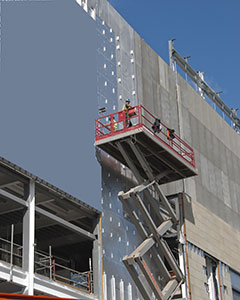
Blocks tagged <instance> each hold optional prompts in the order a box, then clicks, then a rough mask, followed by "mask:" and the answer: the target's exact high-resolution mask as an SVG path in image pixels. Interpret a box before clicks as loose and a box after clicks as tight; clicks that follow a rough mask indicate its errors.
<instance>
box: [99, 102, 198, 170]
mask: <svg viewBox="0 0 240 300" xmlns="http://www.w3.org/2000/svg"><path fill="white" fill-rule="evenodd" d="M141 127H144V128H146V129H148V131H150V132H151V133H152V135H153V136H154V137H155V138H156V139H157V140H159V141H161V142H162V143H164V144H165V145H166V146H167V147H168V148H170V149H171V150H172V151H174V152H175V153H176V154H177V155H179V156H180V157H181V158H183V159H184V160H185V161H186V162H188V163H189V164H190V165H191V166H193V167H194V168H195V159H194V151H193V149H192V148H191V147H190V146H189V145H188V144H187V143H186V142H184V141H183V140H182V139H181V138H180V137H179V136H178V135H177V134H175V132H174V133H173V134H171V133H170V130H169V129H170V128H169V127H167V126H166V125H165V124H163V123H162V122H161V121H160V120H159V119H158V118H157V117H155V116H154V115H153V114H152V113H150V112H149V111H148V110H147V109H146V108H145V107H143V106H142V105H138V106H135V107H133V108H131V109H130V110H129V111H128V112H125V111H120V112H116V113H113V114H110V115H106V116H103V117H100V118H98V119H96V120H95V138H96V141H98V140H101V139H105V138H107V137H110V136H115V135H118V134H120V133H123V132H128V131H131V130H133V129H136V128H141Z"/></svg>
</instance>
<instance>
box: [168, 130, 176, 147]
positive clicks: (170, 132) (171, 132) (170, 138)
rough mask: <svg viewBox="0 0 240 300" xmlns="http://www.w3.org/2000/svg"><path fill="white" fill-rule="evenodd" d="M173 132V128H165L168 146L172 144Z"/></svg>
mask: <svg viewBox="0 0 240 300" xmlns="http://www.w3.org/2000/svg"><path fill="white" fill-rule="evenodd" d="M174 132H175V130H174V129H170V128H167V138H168V141H169V144H170V146H172V145H173V139H174V138H175V135H174Z"/></svg>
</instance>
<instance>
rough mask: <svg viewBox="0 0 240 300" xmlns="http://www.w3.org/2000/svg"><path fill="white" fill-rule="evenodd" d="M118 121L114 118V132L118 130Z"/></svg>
mask: <svg viewBox="0 0 240 300" xmlns="http://www.w3.org/2000/svg"><path fill="white" fill-rule="evenodd" d="M117 126H118V125H117V121H116V119H115V117H113V131H116V130H117Z"/></svg>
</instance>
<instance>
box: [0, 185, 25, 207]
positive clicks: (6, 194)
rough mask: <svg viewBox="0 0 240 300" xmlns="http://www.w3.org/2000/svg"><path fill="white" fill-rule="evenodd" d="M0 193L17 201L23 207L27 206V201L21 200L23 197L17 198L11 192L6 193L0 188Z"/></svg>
mask: <svg viewBox="0 0 240 300" xmlns="http://www.w3.org/2000/svg"><path fill="white" fill-rule="evenodd" d="M0 195H2V196H3V197H4V198H7V199H10V200H13V201H15V202H17V203H19V204H21V205H23V206H25V207H28V203H27V202H26V201H25V200H23V199H21V198H19V197H17V196H14V195H12V194H11V193H8V192H6V191H4V190H2V189H0Z"/></svg>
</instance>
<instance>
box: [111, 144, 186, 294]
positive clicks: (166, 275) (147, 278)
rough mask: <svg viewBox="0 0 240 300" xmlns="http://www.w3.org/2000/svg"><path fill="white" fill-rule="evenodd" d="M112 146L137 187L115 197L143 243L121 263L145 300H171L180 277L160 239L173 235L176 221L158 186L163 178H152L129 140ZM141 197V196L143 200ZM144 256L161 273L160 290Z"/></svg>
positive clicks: (144, 159) (177, 267) (164, 243)
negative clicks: (130, 151)
mask: <svg viewBox="0 0 240 300" xmlns="http://www.w3.org/2000/svg"><path fill="white" fill-rule="evenodd" d="M126 144H128V145H129V146H130V147H131V150H132V152H133V153H134V155H135V159H136V160H137V161H138V163H139V164H140V165H141V167H142V169H143V170H144V172H145V174H146V177H147V178H148V180H147V181H146V179H143V177H142V175H141V174H140V172H139V170H138V168H137V167H136V165H135V163H134V159H133V157H131V158H130V156H129V155H128V152H127V149H126ZM116 145H117V147H118V149H119V151H120V152H121V154H122V156H123V158H124V159H125V161H126V163H127V165H128V167H129V168H130V169H131V171H132V172H133V174H134V176H135V177H136V179H137V181H138V186H136V187H134V188H132V189H130V190H129V191H128V192H123V191H122V192H120V193H119V194H118V197H119V199H120V200H121V202H122V204H123V206H124V208H125V210H126V212H127V213H128V215H129V218H130V220H131V222H132V223H133V224H134V225H135V227H136V229H137V231H138V233H139V235H140V236H141V238H142V240H143V242H142V243H141V244H140V245H139V246H138V247H137V248H136V249H135V250H134V251H133V252H132V253H131V254H130V255H129V256H125V257H124V258H123V263H124V265H125V266H126V268H127V270H128V272H129V273H130V275H131V277H132V279H133V280H134V282H135V284H136V286H137V287H138V289H139V291H140V293H141V294H142V296H143V298H144V299H145V300H152V294H151V292H152V293H154V295H155V297H156V299H157V300H168V299H170V298H172V296H173V294H174V293H175V292H176V290H177V288H178V287H179V286H180V285H181V283H183V281H184V275H183V274H182V271H181V269H180V267H179V265H178V262H177V261H176V259H175V257H174V255H173V253H172V251H171V249H170V248H169V246H168V244H167V242H166V241H165V239H164V236H165V235H166V233H167V232H169V231H172V232H173V231H174V232H176V230H177V228H178V223H179V217H178V216H177V214H176V213H175V211H174V209H173V208H172V206H171V205H170V203H169V201H168V199H167V197H166V196H165V195H164V193H163V192H162V190H161V188H160V186H159V184H158V181H159V180H160V178H161V176H164V174H159V175H158V176H157V177H156V176H154V175H153V172H152V170H151V168H150V166H149V164H148V162H147V159H146V158H145V157H144V154H143V153H142V152H141V150H140V149H139V147H138V145H137V144H135V143H134V140H132V139H131V138H128V139H125V140H124V143H122V142H120V141H118V142H116ZM153 194H155V195H157V198H158V199H159V201H160V202H161V206H162V207H163V208H164V211H163V210H160V203H159V202H157V201H156V199H155V198H154V197H153ZM142 196H144V199H143V198H142ZM130 198H131V199H132V200H133V203H134V207H135V209H136V208H137V209H138V211H139V212H140V215H138V214H137V212H136V210H135V209H134V208H133V206H132V204H131V201H130ZM149 205H150V207H151V209H152V211H153V212H154V213H152V214H150V213H149V209H148V208H147V206H149ZM147 253H150V254H151V257H152V259H153V261H154V263H155V266H156V267H157V269H158V270H159V272H160V273H161V277H162V279H163V280H162V282H163V283H164V286H161V287H160V284H159V283H158V281H157V280H156V279H155V278H154V275H153V273H152V272H151V270H150V268H149V267H148V265H147V261H146V259H145V254H147ZM170 269H171V270H170ZM145 282H147V283H148V284H146V283H145Z"/></svg>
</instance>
